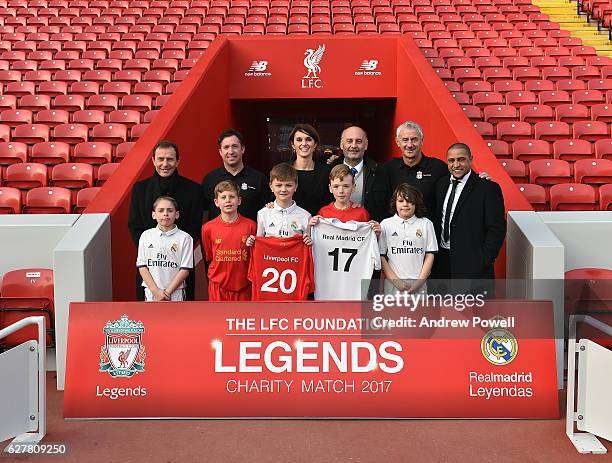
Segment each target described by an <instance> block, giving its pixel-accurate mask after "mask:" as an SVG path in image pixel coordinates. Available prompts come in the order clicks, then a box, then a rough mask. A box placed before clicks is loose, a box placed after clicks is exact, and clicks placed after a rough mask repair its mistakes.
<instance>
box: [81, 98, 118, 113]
mask: <svg viewBox="0 0 612 463" xmlns="http://www.w3.org/2000/svg"><path fill="white" fill-rule="evenodd" d="M118 105H119V97H117V96H116V95H92V96H90V97H89V98H88V99H87V109H97V110H99V111H104V112H110V111H114V110H116V109H117V107H118Z"/></svg>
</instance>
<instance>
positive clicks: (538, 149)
mask: <svg viewBox="0 0 612 463" xmlns="http://www.w3.org/2000/svg"><path fill="white" fill-rule="evenodd" d="M512 157H513V158H514V159H519V160H521V161H533V160H536V159H549V158H550V157H551V155H550V145H549V144H548V142H546V141H544V140H517V141H515V142H514V143H513V144H512Z"/></svg>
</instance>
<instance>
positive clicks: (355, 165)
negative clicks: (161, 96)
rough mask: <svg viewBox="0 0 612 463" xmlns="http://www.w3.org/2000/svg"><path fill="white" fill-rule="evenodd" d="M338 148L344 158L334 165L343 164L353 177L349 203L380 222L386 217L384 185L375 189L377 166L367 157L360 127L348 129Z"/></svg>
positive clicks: (387, 205) (366, 142)
mask: <svg viewBox="0 0 612 463" xmlns="http://www.w3.org/2000/svg"><path fill="white" fill-rule="evenodd" d="M340 148H341V149H342V153H343V155H344V158H343V159H342V160H340V161H337V162H336V164H340V163H341V162H344V164H346V166H347V167H348V168H349V169H351V172H353V176H354V177H355V191H353V194H352V195H351V201H353V202H354V203H359V204H361V205H362V206H363V207H364V208H365V209H366V210H367V211H368V212H369V214H370V217H371V218H372V220H376V221H378V222H380V221H381V220H382V219H383V218H384V217H386V216H387V215H388V211H387V209H389V204H387V201H386V197H385V190H384V185H381V187H382V190H381V189H379V188H377V186H378V183H377V182H376V173H377V171H378V168H379V164H378V163H377V162H376V161H375V160H374V159H371V158H369V157H367V156H365V152H366V150H367V149H368V136H367V134H366V132H365V130H363V129H362V128H361V127H356V126H352V127H348V128H346V129H344V131H343V132H342V135H341V137H340Z"/></svg>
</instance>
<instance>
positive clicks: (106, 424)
mask: <svg viewBox="0 0 612 463" xmlns="http://www.w3.org/2000/svg"><path fill="white" fill-rule="evenodd" d="M47 385H48V395H47V400H48V406H47V410H48V425H47V428H48V430H47V436H46V437H45V439H44V440H43V443H64V444H66V445H67V447H68V452H67V455H66V456H64V457H60V456H50V457H42V456H30V457H26V456H19V457H17V458H10V457H9V458H6V457H7V455H4V458H2V457H0V461H29V460H32V461H45V460H50V461H56V462H73V461H74V462H84V461H87V462H88V463H95V462H96V461H110V462H116V461H120V462H122V463H132V462H141V461H146V462H148V463H153V462H168V463H169V462H191V461H201V462H206V463H210V462H234V461H236V462H238V461H240V462H243V461H248V462H319V461H321V462H371V461H376V462H383V461H384V462H396V461H397V462H456V461H462V462H465V463H467V462H475V461H483V460H484V459H486V460H488V461H495V462H496V463H505V462H521V463H528V462H555V463H563V462H578V461H579V462H583V463H588V462H591V461H597V462H604V461H610V460H611V457H610V454H608V455H605V456H604V455H579V454H578V453H577V452H576V450H575V449H574V447H573V446H572V445H571V443H570V441H569V440H568V439H567V437H566V436H565V428H564V427H565V421H564V420H562V419H561V420H146V421H144V420H132V421H130V420H112V421H102V420H99V421H89V420H87V421H73V420H64V419H63V418H62V406H63V393H62V392H59V391H57V390H56V389H55V374H54V373H49V376H48V382H47ZM561 403H562V404H563V406H564V404H565V402H564V397H561ZM5 444H6V443H5ZM604 445H606V446H607V448H608V451H612V445H610V443H609V442H605V441H604Z"/></svg>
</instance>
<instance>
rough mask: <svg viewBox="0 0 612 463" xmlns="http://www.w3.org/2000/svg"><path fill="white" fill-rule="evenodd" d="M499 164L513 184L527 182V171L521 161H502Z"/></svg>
mask: <svg viewBox="0 0 612 463" xmlns="http://www.w3.org/2000/svg"><path fill="white" fill-rule="evenodd" d="M500 163H501V166H502V167H503V168H504V170H505V171H506V173H507V174H508V175H509V176H510V178H511V179H512V180H513V181H514V182H516V183H525V182H527V169H526V168H525V163H524V162H523V161H519V160H518V159H503V160H502V161H501V162H500Z"/></svg>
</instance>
